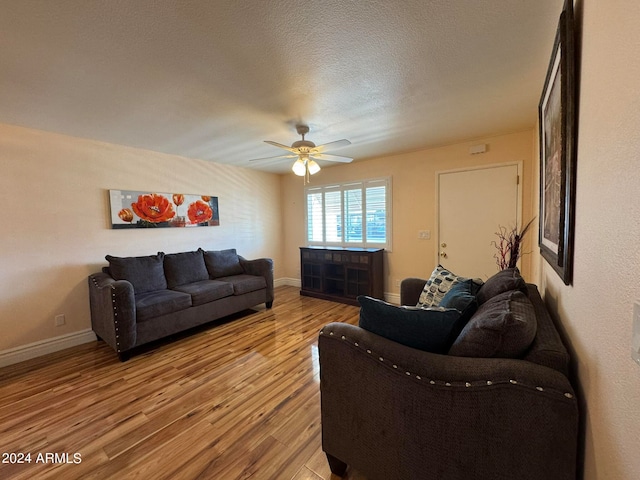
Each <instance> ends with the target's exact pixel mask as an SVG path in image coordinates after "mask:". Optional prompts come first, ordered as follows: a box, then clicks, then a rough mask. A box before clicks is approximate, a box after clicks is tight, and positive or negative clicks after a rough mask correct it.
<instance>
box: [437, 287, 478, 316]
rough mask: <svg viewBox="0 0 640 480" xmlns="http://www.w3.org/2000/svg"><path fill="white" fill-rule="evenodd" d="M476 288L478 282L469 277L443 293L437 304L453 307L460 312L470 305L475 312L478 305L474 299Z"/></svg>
mask: <svg viewBox="0 0 640 480" xmlns="http://www.w3.org/2000/svg"><path fill="white" fill-rule="evenodd" d="M478 288H479V286H478V284H476V283H475V282H474V281H473V280H471V279H469V280H464V281H462V282H458V283H456V284H455V285H454V286H453V287H451V288H450V289H449V291H448V292H447V293H445V295H444V297H442V300H440V305H439V306H440V307H443V308H455V309H456V310H459V311H461V312H462V311H466V310H468V309H469V307H471V308H472V309H473V311H474V312H475V310H476V308H477V306H478V302H477V300H476V293H477V292H478Z"/></svg>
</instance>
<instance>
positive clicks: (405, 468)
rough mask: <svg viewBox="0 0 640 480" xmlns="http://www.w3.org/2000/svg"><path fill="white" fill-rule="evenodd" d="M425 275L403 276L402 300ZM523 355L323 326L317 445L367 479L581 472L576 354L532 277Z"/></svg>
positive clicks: (512, 479) (514, 478)
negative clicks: (473, 351) (485, 353)
mask: <svg viewBox="0 0 640 480" xmlns="http://www.w3.org/2000/svg"><path fill="white" fill-rule="evenodd" d="M424 284H425V280H420V279H408V280H405V281H403V283H402V287H401V301H402V304H403V305H416V302H417V300H418V297H419V295H420V292H421V291H422V288H423V286H424ZM526 290H527V294H528V297H529V299H530V300H531V303H532V304H533V310H534V311H535V317H536V320H537V333H536V335H535V338H534V340H533V343H532V344H531V346H530V347H529V349H528V351H527V352H526V353H525V354H524V355H523V356H522V358H474V357H461V356H453V355H450V354H436V353H430V352H427V351H422V350H417V349H414V348H410V347H407V346H404V345H401V344H399V343H396V342H395V341H391V340H388V339H387V338H383V337H382V336H379V335H376V334H374V333H371V332H370V331H367V330H364V329H363V328H360V327H358V326H354V325H350V324H345V323H330V324H328V325H327V326H325V327H324V328H323V329H322V332H321V334H320V337H319V352H320V377H321V381H320V388H321V402H322V447H323V450H324V451H325V453H326V454H327V458H328V460H329V464H330V466H331V470H332V471H333V473H335V474H337V475H343V474H344V472H345V469H346V468H347V466H352V467H353V468H355V469H356V470H357V471H359V472H361V473H362V474H364V475H365V476H366V478H367V479H368V480H376V479H379V480H394V479H397V480H412V479H413V480H473V479H477V480H500V479H503V480H570V479H571V480H575V478H576V453H577V429H578V408H577V402H576V398H575V394H574V391H573V389H572V386H571V384H570V383H569V380H568V379H567V375H568V369H569V355H568V353H567V350H566V349H565V346H564V345H563V344H562V341H561V339H560V337H559V335H558V332H557V330H556V328H555V326H554V324H553V322H552V319H551V318H550V316H549V314H548V312H547V310H546V308H545V305H544V303H543V301H542V299H541V298H540V295H539V292H538V290H537V287H536V286H535V285H526Z"/></svg>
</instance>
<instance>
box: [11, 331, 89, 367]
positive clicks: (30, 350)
mask: <svg viewBox="0 0 640 480" xmlns="http://www.w3.org/2000/svg"><path fill="white" fill-rule="evenodd" d="M95 341H96V335H95V333H93V331H92V330H91V329H87V330H80V331H79V332H73V333H69V334H67V335H61V336H59V337H54V338H48V339H46V340H41V341H39V342H34V343H30V344H28V345H22V346H20V347H16V348H10V349H8V350H3V351H0V367H6V366H8V365H13V364H15V363H20V362H24V361H25V360H31V359H32V358H36V357H41V356H42V355H46V354H48V353H53V352H58V351H60V350H64V349H65V348H70V347H75V346H76V345H81V344H83V343H89V342H95Z"/></svg>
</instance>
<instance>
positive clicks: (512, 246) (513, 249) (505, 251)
mask: <svg viewBox="0 0 640 480" xmlns="http://www.w3.org/2000/svg"><path fill="white" fill-rule="evenodd" d="M534 220H535V218H532V219H531V220H529V223H527V224H526V225H525V226H524V227H523V228H522V230H520V231H518V229H517V228H516V227H513V228H512V229H511V230H508V229H507V227H503V226H502V225H499V226H498V231H497V232H496V236H497V237H498V240H494V241H493V242H491V244H492V245H493V246H494V247H496V249H497V250H498V251H497V252H496V254H495V255H494V258H495V259H496V263H497V264H498V268H499V269H500V270H505V269H507V268H514V267H515V266H516V264H517V263H518V260H519V259H520V257H521V256H522V241H523V239H524V236H525V235H526V233H527V231H528V230H529V228H530V227H531V225H532V224H533V221H534Z"/></svg>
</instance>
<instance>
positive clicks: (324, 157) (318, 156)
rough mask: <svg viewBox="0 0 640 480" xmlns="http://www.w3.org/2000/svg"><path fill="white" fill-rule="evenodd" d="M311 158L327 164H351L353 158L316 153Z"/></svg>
mask: <svg viewBox="0 0 640 480" xmlns="http://www.w3.org/2000/svg"><path fill="white" fill-rule="evenodd" d="M311 158H313V159H315V160H325V161H327V162H340V163H351V162H353V158H349V157H341V156H340V155H331V154H329V153H314V154H313V155H312V156H311Z"/></svg>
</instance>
